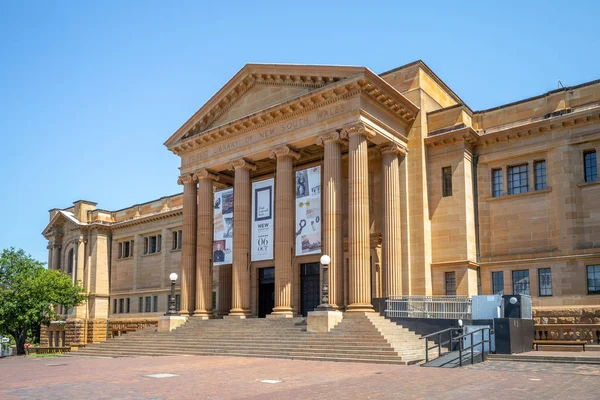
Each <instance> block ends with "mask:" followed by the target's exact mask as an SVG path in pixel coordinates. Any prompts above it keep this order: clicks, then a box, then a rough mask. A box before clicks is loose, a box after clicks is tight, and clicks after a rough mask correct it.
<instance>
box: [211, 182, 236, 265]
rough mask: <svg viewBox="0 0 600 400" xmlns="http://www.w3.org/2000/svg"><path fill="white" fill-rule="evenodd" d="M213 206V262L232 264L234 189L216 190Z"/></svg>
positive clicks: (216, 263)
mask: <svg viewBox="0 0 600 400" xmlns="http://www.w3.org/2000/svg"><path fill="white" fill-rule="evenodd" d="M213 208H214V239H213V264H214V265H225V264H231V263H232V262H233V189H226V190H221V191H219V192H216V193H215V196H214V206H213Z"/></svg>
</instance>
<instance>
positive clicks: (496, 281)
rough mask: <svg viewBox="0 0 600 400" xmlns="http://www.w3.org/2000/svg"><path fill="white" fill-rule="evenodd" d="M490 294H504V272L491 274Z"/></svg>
mask: <svg viewBox="0 0 600 400" xmlns="http://www.w3.org/2000/svg"><path fill="white" fill-rule="evenodd" d="M492 293H494V294H504V272H502V271H500V272H492Z"/></svg>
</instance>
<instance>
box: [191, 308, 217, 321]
mask: <svg viewBox="0 0 600 400" xmlns="http://www.w3.org/2000/svg"><path fill="white" fill-rule="evenodd" d="M192 317H193V318H195V319H210V318H213V313H212V311H206V310H196V311H194V314H192Z"/></svg>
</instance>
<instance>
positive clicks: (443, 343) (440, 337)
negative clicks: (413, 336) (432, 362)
mask: <svg viewBox="0 0 600 400" xmlns="http://www.w3.org/2000/svg"><path fill="white" fill-rule="evenodd" d="M454 331H461V332H462V328H455V327H453V328H446V329H442V330H441V331H437V332H433V333H430V334H429V335H424V336H421V337H420V339H425V362H426V363H427V362H429V350H432V349H435V348H436V347H437V348H438V358H439V357H441V356H442V346H445V345H446V344H448V343H450V351H452V344H453V339H452V333H453V332H454ZM446 332H448V336H449V339H448V340H447V341H445V342H442V334H444V333H446ZM432 336H437V341H436V342H437V345H436V346H433V347H431V348H430V347H429V340H430V339H429V338H430V337H432Z"/></svg>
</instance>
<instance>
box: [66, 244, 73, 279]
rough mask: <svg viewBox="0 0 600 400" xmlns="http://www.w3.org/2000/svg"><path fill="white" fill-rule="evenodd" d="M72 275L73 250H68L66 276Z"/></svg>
mask: <svg viewBox="0 0 600 400" xmlns="http://www.w3.org/2000/svg"><path fill="white" fill-rule="evenodd" d="M72 273H73V249H71V250H69V262H68V269H67V274H72Z"/></svg>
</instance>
